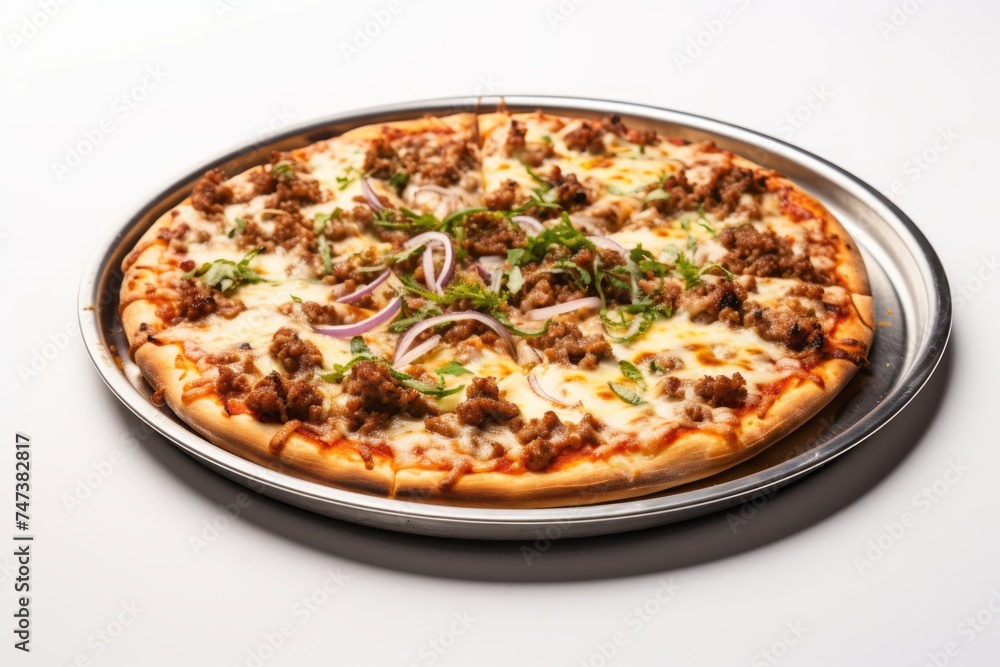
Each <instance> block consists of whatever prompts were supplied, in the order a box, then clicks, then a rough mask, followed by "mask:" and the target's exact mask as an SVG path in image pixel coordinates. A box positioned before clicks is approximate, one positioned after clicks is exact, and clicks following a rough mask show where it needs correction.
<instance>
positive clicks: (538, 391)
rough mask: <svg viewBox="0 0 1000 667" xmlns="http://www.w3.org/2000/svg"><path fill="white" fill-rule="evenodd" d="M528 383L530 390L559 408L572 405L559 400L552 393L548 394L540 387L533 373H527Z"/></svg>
mask: <svg viewBox="0 0 1000 667" xmlns="http://www.w3.org/2000/svg"><path fill="white" fill-rule="evenodd" d="M528 385H529V386H530V387H531V391H533V392H535V393H536V394H538V396H539V397H541V398H544V399H545V400H546V401H548V402H550V403H555V404H556V405H558V406H559V407H561V408H570V407H573V406H572V405H570V404H569V403H566V402H565V401H560V400H559V399H558V398H556V397H555V396H553V395H552V394H549V393H548V392H546V391H545V390H544V389H542V385H541V384H539V382H538V378H536V377H535V374H534V373H528Z"/></svg>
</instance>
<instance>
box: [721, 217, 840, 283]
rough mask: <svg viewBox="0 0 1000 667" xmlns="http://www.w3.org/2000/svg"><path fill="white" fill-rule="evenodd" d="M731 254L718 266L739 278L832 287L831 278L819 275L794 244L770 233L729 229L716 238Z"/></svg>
mask: <svg viewBox="0 0 1000 667" xmlns="http://www.w3.org/2000/svg"><path fill="white" fill-rule="evenodd" d="M716 240H718V242H719V243H721V244H722V246H723V247H724V248H725V249H726V250H728V251H729V252H728V253H726V255H725V256H724V257H723V258H722V260H721V261H720V262H719V264H721V265H722V266H724V267H726V268H727V269H728V270H730V271H732V272H733V273H737V274H749V275H753V276H757V277H759V278H798V279H800V280H804V281H806V282H810V283H819V284H829V283H830V282H831V281H830V279H829V277H828V276H825V275H821V274H820V273H819V272H817V271H816V268H815V267H814V266H813V264H812V262H811V261H810V260H809V257H807V256H806V255H798V254H796V253H795V251H794V250H793V249H792V244H791V243H789V242H788V241H787V240H785V239H783V238H781V237H779V236H778V235H777V234H775V233H774V232H773V231H771V230H770V229H768V230H765V231H759V230H758V229H757V228H756V227H754V226H753V225H737V226H735V227H727V228H726V229H723V230H722V231H721V232H719V235H718V236H717V237H716Z"/></svg>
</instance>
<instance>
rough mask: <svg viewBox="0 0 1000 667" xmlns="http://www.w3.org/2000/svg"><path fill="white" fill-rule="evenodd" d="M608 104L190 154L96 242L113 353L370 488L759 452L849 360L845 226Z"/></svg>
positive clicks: (866, 316) (698, 468)
mask: <svg viewBox="0 0 1000 667" xmlns="http://www.w3.org/2000/svg"><path fill="white" fill-rule="evenodd" d="M637 123H638V121H635V122H631V121H630V122H629V123H626V122H623V120H622V119H621V118H619V117H617V116H609V117H606V118H602V119H593V118H569V117H560V116H555V115H551V114H547V113H543V112H535V113H508V112H507V111H506V110H502V109H501V110H500V111H498V112H496V113H487V114H474V113H460V114H455V115H450V116H447V117H426V118H422V119H418V120H410V121H402V122H394V123H384V124H377V125H370V126H365V127H359V128H356V129H354V130H351V131H349V132H346V133H344V134H342V135H340V136H336V137H333V138H331V139H328V140H324V141H320V142H318V143H315V144H312V145H310V146H307V147H305V148H301V149H298V150H293V151H291V152H287V153H275V154H274V155H273V157H272V158H271V161H270V163H269V164H266V165H261V166H257V167H254V168H252V169H250V170H248V171H245V172H243V173H240V174H235V175H230V174H224V173H222V172H220V171H218V170H215V171H210V172H209V173H207V174H205V176H204V177H203V178H202V179H201V180H200V181H199V182H198V183H197V184H196V185H195V187H194V189H193V191H192V192H191V195H190V197H189V198H188V199H186V200H185V201H184V202H182V203H181V204H180V205H178V206H176V207H175V208H174V209H172V210H171V211H169V212H168V213H167V214H166V215H164V216H163V217H162V218H160V219H159V220H158V221H157V222H156V223H155V224H154V225H153V226H152V227H151V228H150V229H149V231H148V232H147V233H146V234H145V235H144V236H143V237H142V239H141V240H140V242H139V243H138V244H137V246H136V247H135V249H134V250H133V251H132V252H131V253H130V254H129V255H128V256H127V258H126V259H125V261H124V262H123V265H122V270H123V272H124V282H123V286H122V291H121V302H120V315H121V319H122V323H123V325H124V329H125V332H126V334H127V336H128V339H129V343H130V349H129V354H130V356H131V357H132V358H133V359H134V361H135V362H136V364H137V365H138V367H139V368H140V369H141V370H142V372H143V374H144V375H145V377H146V379H147V380H148V381H149V382H150V384H151V385H152V386H153V387H154V389H155V390H156V391H155V393H154V395H153V396H154V401H156V402H160V401H163V402H165V403H166V405H168V406H169V408H170V409H171V410H172V411H173V412H174V413H176V414H177V415H178V416H179V417H180V418H182V419H183V420H184V421H185V422H187V423H188V424H189V425H190V426H191V427H192V428H193V429H194V430H196V431H197V432H199V433H200V434H202V435H203V436H204V437H206V438H207V439H208V440H210V441H211V442H213V443H215V444H216V445H218V446H220V447H223V448H225V449H226V450H228V451H230V452H233V453H235V454H237V455H239V456H242V457H244V458H246V459H249V460H251V461H254V462H257V463H259V464H262V465H264V466H267V467H269V468H273V469H277V470H281V471H283V472H286V473H289V474H291V475H295V476H297V477H301V478H305V479H308V480H312V481H316V482H320V483H323V484H327V485H331V486H335V487H339V488H343V489H349V490H353V491H359V492H364V493H370V494H377V495H380V496H386V497H392V498H399V499H406V500H420V501H425V502H437V503H446V504H455V505H472V506H484V507H505V508H506V507H546V506H563V505H582V504H589V503H596V502H603V501H610V500H617V499H622V498H629V497H636V496H641V495H645V494H649V493H653V492H657V491H660V490H663V489H667V488H670V487H673V486H677V485H680V484H684V483H687V482H690V481H694V480H697V479H701V478H704V477H708V476H710V475H713V474H715V473H718V472H719V471H722V470H724V469H726V468H729V467H731V466H733V465H735V464H737V463H739V462H741V461H744V460H746V459H747V458H749V457H751V456H753V455H754V454H757V453H759V452H760V451H762V450H763V449H764V448H766V447H768V446H769V445H771V444H773V443H774V442H776V441H777V440H779V439H780V438H781V437H783V436H784V435H785V434H787V433H788V432H790V431H791V430H793V429H795V428H796V427H798V426H799V425H801V424H802V423H803V422H805V421H806V420H807V419H809V418H810V417H811V416H813V415H814V414H815V413H816V412H817V411H818V410H820V409H821V408H822V407H823V406H824V405H825V404H826V403H827V402H829V401H830V399H831V398H833V397H834V396H835V395H836V394H837V393H838V392H839V391H840V390H841V389H842V388H843V387H844V385H845V384H846V383H847V382H848V381H849V380H850V379H851V377H852V376H853V375H854V374H855V373H856V371H857V370H858V369H859V367H861V366H862V365H864V364H865V363H866V355H867V353H868V350H869V347H870V345H871V342H872V336H873V327H872V323H873V319H874V318H873V312H874V309H873V302H872V298H871V296H870V294H871V292H870V290H869V285H868V280H867V276H866V273H865V268H864V264H863V262H862V259H861V256H860V254H859V252H858V250H857V247H856V246H855V244H854V242H853V241H852V240H851V238H850V236H849V235H848V234H847V232H846V231H845V230H844V228H843V227H842V226H841V224H840V223H839V222H838V221H837V220H836V219H835V218H834V217H833V216H832V215H831V214H830V213H829V212H828V211H827V210H825V209H824V207H823V206H822V205H821V204H820V203H819V202H817V201H816V200H815V199H813V198H812V197H810V196H809V195H808V194H806V193H805V192H803V191H802V190H801V189H800V188H798V187H797V186H796V185H795V184H793V183H792V182H790V181H789V180H788V179H786V178H784V177H783V176H781V175H780V174H778V173H775V172H774V171H772V170H770V169H766V168H763V167H760V166H758V165H756V164H754V163H752V162H750V161H748V160H746V159H743V158H742V157H740V156H738V155H735V154H733V153H731V152H729V151H726V150H721V149H719V148H718V147H716V146H715V145H714V144H713V143H712V142H699V143H691V142H688V141H684V140H680V139H676V138H671V137H667V136H662V135H661V134H658V133H657V132H656V131H654V130H652V129H648V128H646V127H643V126H642V125H641V124H637Z"/></svg>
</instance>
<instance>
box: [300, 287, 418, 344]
mask: <svg viewBox="0 0 1000 667" xmlns="http://www.w3.org/2000/svg"><path fill="white" fill-rule="evenodd" d="M402 303H403V299H402V297H398V296H397V297H395V298H394V299H393V300H392V301H390V302H389V303H388V304H387V305H386V307H385V308H383V309H382V310H380V311H378V312H377V313H375V314H374V315H372V316H371V317H369V318H368V319H367V320H362V321H361V322H355V323H354V324H337V325H334V326H329V327H316V328H315V329H313V331H315V332H316V333H318V334H323V335H324V336H333V337H335V338H353V337H354V336H360V335H361V334H363V333H365V332H366V331H370V330H372V329H374V328H375V327H377V326H381V325H383V324H385V323H386V322H388V321H389V320H391V319H392V318H393V317H395V316H396V313H398V312H399V309H400V306H401V305H402Z"/></svg>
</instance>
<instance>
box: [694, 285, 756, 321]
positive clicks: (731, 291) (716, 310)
mask: <svg viewBox="0 0 1000 667" xmlns="http://www.w3.org/2000/svg"><path fill="white" fill-rule="evenodd" d="M746 299H747V291H746V290H745V289H743V287H742V286H741V285H739V284H738V283H735V282H732V281H729V280H721V281H719V282H718V283H715V284H712V283H707V282H706V283H702V284H701V285H698V286H696V287H693V288H691V289H689V290H687V291H685V292H683V294H682V295H681V298H680V304H681V305H683V306H684V307H685V309H686V310H687V311H688V315H689V316H690V318H691V319H692V320H694V321H696V322H702V323H705V324H708V323H711V322H715V321H716V320H721V321H723V322H725V323H726V324H730V325H732V326H739V325H741V324H742V323H743V316H742V309H743V302H744V301H746Z"/></svg>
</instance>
